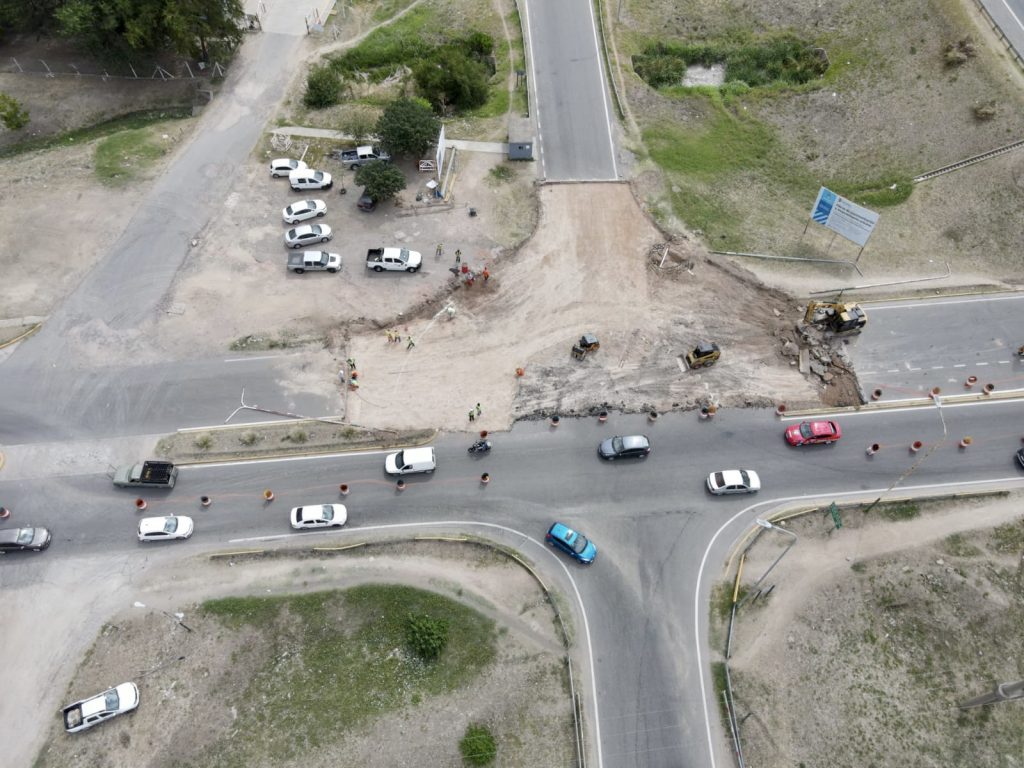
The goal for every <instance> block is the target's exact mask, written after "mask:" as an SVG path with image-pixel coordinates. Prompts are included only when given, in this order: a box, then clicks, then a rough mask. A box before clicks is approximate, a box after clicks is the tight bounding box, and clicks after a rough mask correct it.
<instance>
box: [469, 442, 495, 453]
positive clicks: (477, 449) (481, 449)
mask: <svg viewBox="0 0 1024 768" xmlns="http://www.w3.org/2000/svg"><path fill="white" fill-rule="evenodd" d="M489 450H491V441H490V440H477V441H476V442H475V443H473V444H472V445H471V446H469V453H487V452H488V451H489Z"/></svg>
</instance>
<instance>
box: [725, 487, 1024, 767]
mask: <svg viewBox="0 0 1024 768" xmlns="http://www.w3.org/2000/svg"><path fill="white" fill-rule="evenodd" d="M1019 508H1020V499H1019V497H1017V496H1011V497H1009V498H1004V499H996V500H991V499H978V500H973V501H967V502H965V501H962V500H958V501H955V502H943V503H937V504H935V505H932V504H926V505H924V507H923V514H922V516H921V517H919V518H915V519H912V520H907V521H902V522H891V521H886V520H885V519H884V518H882V517H881V516H880V515H879V514H878V513H872V514H871V515H869V516H865V515H863V514H862V513H860V512H853V511H849V510H844V511H843V512H842V521H843V527H842V528H841V529H840V530H835V527H834V525H833V522H832V518H831V516H829V515H827V514H815V515H808V516H805V517H803V518H801V519H799V520H796V521H791V522H790V523H787V524H786V527H787V528H789V529H790V530H792V531H794V532H795V533H796V534H797V535H798V536H799V540H798V542H797V544H796V545H795V546H794V547H793V548H792V549H791V550H790V551H789V552H788V553H787V554H786V555H785V558H784V559H783V560H782V561H781V562H780V563H779V565H778V567H777V568H776V569H775V570H774V571H772V573H771V574H770V575H769V576H768V578H767V579H766V581H765V582H763V583H762V584H761V588H762V589H765V590H767V589H768V588H769V587H772V591H771V592H770V594H768V595H767V596H766V597H761V598H759V599H757V600H755V601H754V602H753V603H749V604H748V606H747V607H746V608H743V609H741V610H740V612H739V618H738V621H737V623H736V625H735V630H734V637H733V654H734V655H733V658H732V660H731V662H730V669H731V670H732V677H733V683H734V686H735V691H736V696H737V702H738V704H737V706H738V717H740V718H745V719H744V723H743V726H742V736H743V748H744V754H745V757H746V759H747V761H748V764H750V765H758V766H766V767H769V766H778V768H783V767H786V768H789V767H791V766H799V765H806V766H817V765H834V766H838V767H839V768H844V767H846V766H848V767H849V768H863V767H864V766H868V765H871V766H878V768H883V767H884V766H892V767H893V768H896V767H897V766H905V765H907V764H908V761H909V762H910V763H912V764H913V765H918V766H936V768H938V767H940V766H943V767H944V766H951V765H985V766H1006V767H1007V768H1009V767H1010V766H1016V765H1019V762H1020V755H1022V754H1024V737H1022V735H1021V734H1022V733H1024V711H1022V710H1021V708H1020V707H1019V706H1018V705H1017V703H1015V702H1008V703H1004V704H997V705H993V706H989V707H986V708H981V709H973V710H970V711H967V712H959V711H958V710H957V706H958V704H960V703H962V702H964V701H966V700H968V699H971V698H973V697H975V696H979V695H981V694H984V693H988V692H990V691H991V690H992V686H993V684H994V683H996V682H999V683H1002V682H1012V681H1015V680H1020V679H1021V677H1022V672H1024V666H1022V660H1024V642H1022V640H1021V636H1020V632H1019V627H1020V625H1021V622H1022V621H1024V601H1022V597H1021V596H1022V592H1021V567H1022V562H1024V561H1022V559H1021V558H1022V555H1024V518H1022V517H1021V515H1020V512H1019ZM789 541H790V539H789V538H788V537H786V536H784V535H779V534H777V533H775V532H772V531H768V532H765V533H764V534H763V535H762V537H761V539H760V540H759V541H758V543H757V544H756V545H755V547H754V549H753V551H752V553H751V555H752V556H751V560H750V561H748V562H747V563H746V564H745V567H744V575H745V578H744V581H745V583H747V584H749V583H751V582H752V581H753V580H754V579H756V578H758V577H759V576H760V575H761V574H763V573H764V572H765V570H766V569H767V568H768V566H769V565H770V564H771V562H772V561H773V560H774V559H775V558H776V557H777V556H778V554H779V553H780V552H781V547H782V546H784V545H786V544H787V543H789ZM907 542H914V544H915V546H912V547H908V546H906V545H905V543H907ZM719 636H720V637H721V636H722V635H721V630H720V631H719ZM719 642H721V641H719ZM717 647H719V648H720V647H721V646H717ZM910 755H913V757H909V756H910Z"/></svg>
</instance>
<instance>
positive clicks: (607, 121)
mask: <svg viewBox="0 0 1024 768" xmlns="http://www.w3.org/2000/svg"><path fill="white" fill-rule="evenodd" d="M587 10H588V11H590V29H591V31H592V32H593V33H594V53H595V54H596V58H597V77H598V87H599V88H600V89H601V106H603V107H604V126H605V129H606V130H607V131H608V152H609V153H610V154H611V158H612V178H614V179H617V178H619V164H618V163H617V162H616V161H615V139H614V138H612V116H611V111H610V110H609V109H608V86H609V81H610V80H611V78H612V75H611V73H608V75H607V77H606V76H605V71H604V57H603V56H602V55H601V42H600V41H599V40H598V39H597V21H596V20H595V19H594V4H593V3H587ZM534 82H537V81H536V80H534Z"/></svg>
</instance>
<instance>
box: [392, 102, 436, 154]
mask: <svg viewBox="0 0 1024 768" xmlns="http://www.w3.org/2000/svg"><path fill="white" fill-rule="evenodd" d="M440 130H441V121H440V120H438V119H437V117H436V116H435V115H434V113H433V112H431V111H430V107H428V106H427V105H426V104H424V103H423V102H420V101H413V100H412V99H398V100H397V101H393V102H391V103H390V104H388V105H387V106H386V107H385V108H384V113H383V114H382V115H381V116H380V119H379V120H378V121H377V135H378V136H380V141H381V144H383V145H384V146H385V147H386V148H387V149H388V151H390V152H392V153H394V154H409V155H416V156H419V155H422V154H423V153H424V152H426V151H427V147H429V146H430V145H431V144H433V143H434V141H435V140H436V139H437V134H438V132H439V131H440Z"/></svg>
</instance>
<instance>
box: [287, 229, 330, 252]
mask: <svg viewBox="0 0 1024 768" xmlns="http://www.w3.org/2000/svg"><path fill="white" fill-rule="evenodd" d="M332 237H334V233H332V232H331V228H330V227H329V226H327V225H326V224H303V225H302V226H301V227H295V228H294V229H289V230H288V231H287V232H285V233H284V244H285V246H286V247H288V248H301V247H302V246H304V245H312V244H313V243H326V242H327V241H328V240H330V239H331V238H332Z"/></svg>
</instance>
